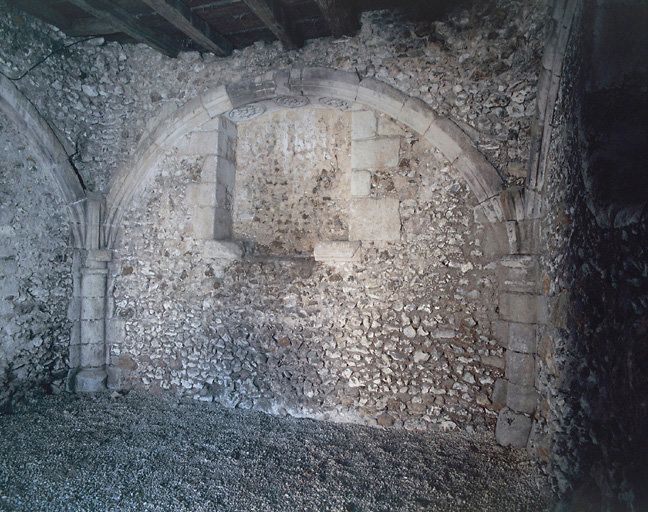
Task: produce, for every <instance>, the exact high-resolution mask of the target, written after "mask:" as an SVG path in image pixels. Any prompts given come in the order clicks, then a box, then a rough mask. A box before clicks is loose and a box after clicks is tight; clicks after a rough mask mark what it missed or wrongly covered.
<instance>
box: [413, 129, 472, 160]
mask: <svg viewBox="0 0 648 512" xmlns="http://www.w3.org/2000/svg"><path fill="white" fill-rule="evenodd" d="M423 136H424V138H425V139H426V140H427V141H428V142H430V143H431V144H432V145H433V146H434V147H435V148H437V149H438V150H439V151H440V152H441V153H442V154H443V156H445V157H446V159H447V160H448V161H449V162H454V161H455V160H456V159H457V157H458V156H459V155H460V154H461V153H462V151H463V147H462V146H461V142H460V141H461V140H462V139H463V138H464V137H466V134H465V133H464V132H463V131H462V130H461V128H459V127H458V126H457V125H456V124H455V123H453V122H452V121H450V120H448V119H445V118H438V119H436V120H435V121H434V122H433V123H432V124H430V126H429V128H428V129H427V131H426V132H425V133H424V134H423Z"/></svg>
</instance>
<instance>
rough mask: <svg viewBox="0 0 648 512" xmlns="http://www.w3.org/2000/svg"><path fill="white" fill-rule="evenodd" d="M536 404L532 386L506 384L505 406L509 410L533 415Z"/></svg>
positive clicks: (535, 393)
mask: <svg viewBox="0 0 648 512" xmlns="http://www.w3.org/2000/svg"><path fill="white" fill-rule="evenodd" d="M537 402H538V393H537V391H536V390H535V388H534V387H533V386H521V385H518V384H515V383H513V382H509V383H508V388H507V395H506V405H507V407H508V408H509V409H511V410H513V411H516V412H522V413H525V414H533V413H534V412H535V410H536V405H537Z"/></svg>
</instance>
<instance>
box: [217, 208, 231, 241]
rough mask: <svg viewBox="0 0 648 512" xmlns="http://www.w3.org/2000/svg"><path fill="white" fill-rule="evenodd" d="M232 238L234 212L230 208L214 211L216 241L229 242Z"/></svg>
mask: <svg viewBox="0 0 648 512" xmlns="http://www.w3.org/2000/svg"><path fill="white" fill-rule="evenodd" d="M231 237H232V212H231V211H230V209H229V208H222V207H220V206H219V207H217V208H215V209H214V230H213V238H214V240H227V239H229V238H231Z"/></svg>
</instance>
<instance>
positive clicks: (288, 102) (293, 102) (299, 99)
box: [274, 96, 310, 108]
mask: <svg viewBox="0 0 648 512" xmlns="http://www.w3.org/2000/svg"><path fill="white" fill-rule="evenodd" d="M274 102H275V103H276V104H277V105H279V106H280V107H286V108H299V107H305V106H306V105H308V104H309V103H310V101H309V99H308V98H307V97H306V96H278V97H276V98H275V99H274Z"/></svg>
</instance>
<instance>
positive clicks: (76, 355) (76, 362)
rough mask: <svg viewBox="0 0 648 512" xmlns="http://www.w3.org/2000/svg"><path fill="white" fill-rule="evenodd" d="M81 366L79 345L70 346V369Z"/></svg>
mask: <svg viewBox="0 0 648 512" xmlns="http://www.w3.org/2000/svg"><path fill="white" fill-rule="evenodd" d="M80 365H81V345H70V368H78V367H79V366H80Z"/></svg>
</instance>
